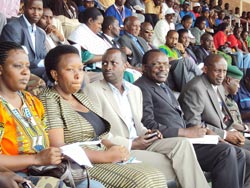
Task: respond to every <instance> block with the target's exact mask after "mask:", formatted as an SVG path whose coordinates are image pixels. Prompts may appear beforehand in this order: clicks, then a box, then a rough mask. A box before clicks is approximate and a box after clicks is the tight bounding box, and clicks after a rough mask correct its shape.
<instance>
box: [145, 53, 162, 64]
mask: <svg viewBox="0 0 250 188" xmlns="http://www.w3.org/2000/svg"><path fill="white" fill-rule="evenodd" d="M152 53H163V52H162V51H161V50H159V49H152V50H149V51H147V52H146V53H145V54H144V55H143V57H142V64H143V65H146V64H147V63H148V60H149V56H150V55H151V54H152Z"/></svg>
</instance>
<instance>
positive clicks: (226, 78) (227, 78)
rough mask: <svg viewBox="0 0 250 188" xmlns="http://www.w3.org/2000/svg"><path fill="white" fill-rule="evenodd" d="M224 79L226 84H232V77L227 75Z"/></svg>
mask: <svg viewBox="0 0 250 188" xmlns="http://www.w3.org/2000/svg"><path fill="white" fill-rule="evenodd" d="M224 80H225V81H226V84H227V85H230V82H231V78H230V77H228V76H226V77H225V78H224Z"/></svg>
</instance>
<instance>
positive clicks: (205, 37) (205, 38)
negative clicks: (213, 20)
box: [201, 33, 213, 41]
mask: <svg viewBox="0 0 250 188" xmlns="http://www.w3.org/2000/svg"><path fill="white" fill-rule="evenodd" d="M210 36H211V37H213V36H212V35H211V34H209V33H204V34H203V35H201V41H205V40H207V39H208V37H210Z"/></svg>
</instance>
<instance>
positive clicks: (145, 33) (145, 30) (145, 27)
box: [140, 22, 156, 50]
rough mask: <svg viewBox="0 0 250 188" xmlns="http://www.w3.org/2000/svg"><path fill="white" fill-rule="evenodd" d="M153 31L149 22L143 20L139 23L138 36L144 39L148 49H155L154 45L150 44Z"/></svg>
mask: <svg viewBox="0 0 250 188" xmlns="http://www.w3.org/2000/svg"><path fill="white" fill-rule="evenodd" d="M153 33H154V29H153V26H152V25H151V24H150V23H149V22H143V23H142V24H141V31H140V36H141V37H142V38H144V39H145V40H146V42H147V44H148V48H149V50H151V49H156V47H155V46H154V45H153V44H152V39H153Z"/></svg>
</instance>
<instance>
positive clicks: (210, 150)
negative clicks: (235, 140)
mask: <svg viewBox="0 0 250 188" xmlns="http://www.w3.org/2000/svg"><path fill="white" fill-rule="evenodd" d="M194 149H195V152H196V155H197V159H198V161H199V163H200V166H201V168H202V170H203V171H206V172H211V178H212V188H222V187H225V188H243V185H244V175H245V164H246V162H245V161H246V158H245V153H244V151H243V149H241V148H238V147H235V146H233V145H231V144H228V143H222V142H220V143H218V144H217V145H204V144H203V145H202V144H195V145H194Z"/></svg>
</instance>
